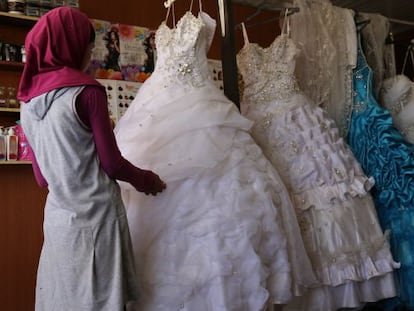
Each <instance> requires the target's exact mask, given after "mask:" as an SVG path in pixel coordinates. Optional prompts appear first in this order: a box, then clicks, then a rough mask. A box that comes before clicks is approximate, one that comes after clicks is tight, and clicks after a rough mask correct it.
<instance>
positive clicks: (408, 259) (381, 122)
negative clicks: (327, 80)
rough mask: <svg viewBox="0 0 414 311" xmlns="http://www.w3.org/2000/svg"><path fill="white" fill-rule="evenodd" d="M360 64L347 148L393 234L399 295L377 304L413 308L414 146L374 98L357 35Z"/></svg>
mask: <svg viewBox="0 0 414 311" xmlns="http://www.w3.org/2000/svg"><path fill="white" fill-rule="evenodd" d="M358 40H359V42H358V63H357V66H356V68H355V70H354V74H353V83H354V94H353V95H354V101H353V112H352V116H351V122H350V128H349V134H348V137H347V138H348V143H349V145H350V146H351V149H352V150H353V152H354V154H355V156H356V158H357V159H358V160H359V162H360V164H361V166H362V168H363V169H364V171H365V173H366V174H367V175H368V176H371V177H373V178H374V179H375V186H374V188H373V189H372V194H373V196H374V200H375V203H376V208H377V212H378V216H379V218H380V223H381V226H382V228H383V230H384V231H389V232H390V244H391V250H392V253H393V256H394V259H395V260H396V261H398V262H400V263H401V268H400V269H399V270H397V271H396V276H397V284H398V290H399V295H398V297H396V298H393V299H388V300H385V301H382V302H380V303H378V305H380V306H381V307H382V308H383V309H384V310H387V311H391V310H398V309H400V308H401V307H402V306H403V307H408V308H410V310H411V308H414V145H412V144H410V143H409V142H407V141H406V140H405V139H404V137H403V136H402V134H401V133H400V132H399V131H398V130H397V129H396V128H395V127H394V126H393V123H392V117H391V114H390V112H389V111H388V110H386V109H384V108H382V107H380V106H379V104H378V102H377V101H376V99H375V98H374V95H373V92H372V70H371V68H369V67H368V64H367V62H366V59H365V56H364V54H363V51H362V49H361V39H360V35H358Z"/></svg>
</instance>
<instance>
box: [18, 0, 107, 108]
mask: <svg viewBox="0 0 414 311" xmlns="http://www.w3.org/2000/svg"><path fill="white" fill-rule="evenodd" d="M92 31H94V30H93V26H92V24H91V22H90V21H89V18H88V17H87V16H86V15H85V14H84V13H82V12H81V11H79V10H78V9H75V8H71V7H59V8H55V9H53V10H51V11H49V12H48V13H47V14H45V15H43V16H42V17H41V18H40V19H39V20H38V21H37V23H36V24H35V25H34V27H33V28H32V29H31V30H30V32H29V33H28V34H27V36H26V40H25V49H26V53H27V56H26V64H25V67H24V70H23V74H22V77H21V79H20V85H19V90H18V93H17V97H18V99H19V100H21V101H23V102H28V101H29V100H30V99H32V98H33V97H36V96H39V95H41V94H43V93H46V92H48V91H51V90H53V89H57V88H62V87H69V86H80V85H100V84H99V83H98V81H96V80H95V79H94V78H92V77H91V76H89V75H87V74H86V73H84V72H82V71H81V69H80V68H81V66H82V61H83V57H84V54H85V52H86V48H87V47H88V45H89V43H90V38H91V34H92V33H91V32H92Z"/></svg>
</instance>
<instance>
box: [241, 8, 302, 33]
mask: <svg viewBox="0 0 414 311" xmlns="http://www.w3.org/2000/svg"><path fill="white" fill-rule="evenodd" d="M262 10H263V9H261V10H260V12H261V11H262ZM271 10H272V11H280V12H281V13H282V12H285V11H286V10H287V16H289V15H292V14H294V13H297V12H299V11H300V9H299V8H298V7H277V8H272V9H271ZM257 12H258V11H256V13H257ZM260 12H259V13H260ZM256 13H253V14H252V15H250V16H248V17H247V18H246V22H247V21H250V20H251V19H252V18H254V17H255V16H257V15H258V14H256ZM279 19H280V16H277V17H273V18H269V19H266V20H263V21H259V22H256V23H251V24H246V22H243V23H244V27H245V28H251V27H255V26H259V25H264V24H269V23H272V22H275V21H278V20H279ZM234 28H235V29H241V28H242V23H239V24H236V25H235V26H234Z"/></svg>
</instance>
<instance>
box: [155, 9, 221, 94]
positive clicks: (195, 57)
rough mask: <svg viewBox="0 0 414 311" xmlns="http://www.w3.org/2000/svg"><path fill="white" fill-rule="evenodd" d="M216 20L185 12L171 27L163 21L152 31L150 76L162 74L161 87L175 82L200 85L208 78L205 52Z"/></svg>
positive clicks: (202, 13)
mask: <svg viewBox="0 0 414 311" xmlns="http://www.w3.org/2000/svg"><path fill="white" fill-rule="evenodd" d="M215 27H216V23H215V20H213V19H212V18H211V17H210V16H209V15H207V14H206V13H204V12H200V13H199V14H198V16H195V15H193V14H192V13H191V11H188V12H186V13H185V14H184V15H183V17H182V18H181V19H180V20H179V21H178V23H177V25H176V26H175V27H174V28H170V27H168V26H167V24H166V23H165V22H163V23H162V24H161V25H160V26H159V27H158V30H157V32H156V36H155V40H156V46H157V56H158V58H157V63H156V66H155V70H154V73H153V75H157V76H158V78H160V76H161V77H162V80H163V82H164V86H165V87H167V86H170V85H172V84H175V83H180V84H185V85H191V86H201V85H203V83H204V82H205V80H206V79H207V78H208V75H209V71H208V64H207V51H208V49H209V48H210V45H211V41H212V39H213V35H214V31H215Z"/></svg>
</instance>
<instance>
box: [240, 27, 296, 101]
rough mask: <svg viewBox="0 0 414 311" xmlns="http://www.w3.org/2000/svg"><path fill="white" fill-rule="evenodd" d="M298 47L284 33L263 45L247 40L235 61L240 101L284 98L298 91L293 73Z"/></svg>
mask: <svg viewBox="0 0 414 311" xmlns="http://www.w3.org/2000/svg"><path fill="white" fill-rule="evenodd" d="M297 53H298V49H297V47H296V45H295V44H294V42H293V41H292V40H291V39H290V38H289V37H288V36H287V35H285V34H282V35H280V36H279V37H277V38H276V39H275V40H274V41H273V43H272V44H271V45H270V46H269V47H267V48H262V47H260V46H259V45H258V44H257V43H249V42H246V44H245V45H244V47H243V48H242V49H241V50H240V52H239V53H238V55H237V64H238V67H239V70H240V73H241V75H242V76H243V83H244V89H243V101H244V102H248V103H262V102H269V101H271V100H273V99H286V98H289V97H290V96H291V95H292V94H294V93H297V92H299V88H298V85H297V82H296V79H295V76H294V70H295V57H296V55H297Z"/></svg>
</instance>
